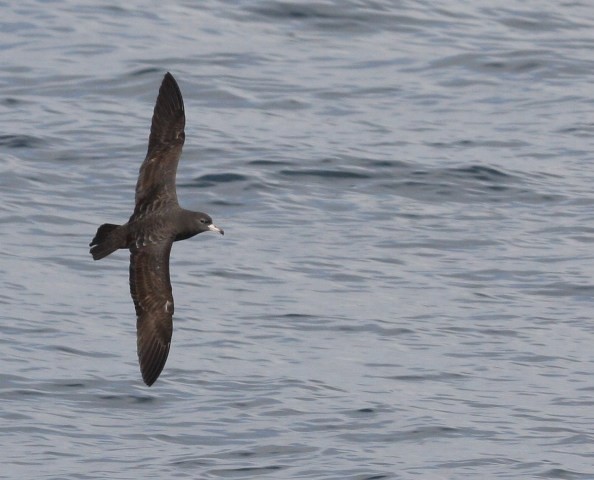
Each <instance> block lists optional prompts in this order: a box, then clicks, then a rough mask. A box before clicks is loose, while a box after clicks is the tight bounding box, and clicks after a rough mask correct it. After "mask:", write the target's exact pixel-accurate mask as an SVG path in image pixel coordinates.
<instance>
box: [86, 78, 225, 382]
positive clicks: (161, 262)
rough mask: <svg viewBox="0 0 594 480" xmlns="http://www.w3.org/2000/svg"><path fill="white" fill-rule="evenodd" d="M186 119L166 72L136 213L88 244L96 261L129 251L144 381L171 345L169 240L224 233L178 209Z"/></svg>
mask: <svg viewBox="0 0 594 480" xmlns="http://www.w3.org/2000/svg"><path fill="white" fill-rule="evenodd" d="M185 124H186V116H185V112H184V101H183V98H182V94H181V91H180V89H179V86H178V85H177V82H176V81H175V79H174V78H173V75H171V74H170V73H169V72H167V74H166V75H165V77H164V78H163V82H162V83H161V88H160V89H159V95H158V96H157V102H156V104H155V110H154V112H153V120H152V124H151V133H150V136H149V143H148V151H147V154H146V158H145V159H144V162H142V165H141V167H140V173H139V176H138V182H137V183H136V206H135V207H134V213H132V216H131V217H130V219H129V220H128V222H127V223H125V224H123V225H114V224H111V223H105V224H103V225H101V226H100V227H99V228H98V229H97V233H96V235H95V238H93V240H92V241H91V243H90V244H89V246H90V247H91V255H93V259H94V260H100V259H102V258H104V257H106V256H108V255H109V254H111V253H113V252H115V251H116V250H118V249H120V248H127V249H128V250H130V293H131V295H132V300H133V301H134V307H135V309H136V333H137V348H138V361H139V363H140V372H141V374H142V379H143V380H144V383H146V384H147V385H148V386H151V385H152V384H153V383H155V380H157V378H158V377H159V375H160V374H161V371H162V370H163V367H164V366H165V362H166V361H167V355H168V354H169V346H170V345H171V334H172V332H173V294H172V291H171V281H170V280H169V254H170V252H171V245H172V244H173V242H176V241H178V240H185V239H186V238H190V237H193V236H194V235H197V234H199V233H202V232H207V231H212V232H218V233H220V234H221V235H223V234H224V232H223V229H222V228H219V227H217V226H216V225H214V224H213V223H212V219H211V218H210V216H209V215H207V214H206V213H202V212H192V211H190V210H186V209H184V208H181V207H180V206H179V203H178V201H177V193H176V189H175V175H176V172H177V164H178V163H179V158H180V156H181V152H182V147H183V145H184V139H185V134H184V127H185Z"/></svg>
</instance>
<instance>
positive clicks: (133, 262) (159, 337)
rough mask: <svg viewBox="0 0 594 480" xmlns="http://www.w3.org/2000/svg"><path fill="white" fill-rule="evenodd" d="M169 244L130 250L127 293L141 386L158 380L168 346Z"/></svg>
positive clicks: (170, 299) (170, 304)
mask: <svg viewBox="0 0 594 480" xmlns="http://www.w3.org/2000/svg"><path fill="white" fill-rule="evenodd" d="M170 252H171V242H161V243H153V244H149V245H147V246H142V247H138V248H137V247H133V248H132V249H131V253H130V293H131V294H132V300H134V307H135V308H136V333H137V342H138V361H139V362H140V372H141V373H142V379H143V380H144V383H146V384H147V385H148V386H151V385H152V384H153V383H155V380H157V378H158V377H159V375H160V373H161V371H162V370H163V367H164V366H165V362H166V361H167V355H168V354H169V346H170V344H171V334H172V332H173V295H172V292H171V282H170V280H169V253H170Z"/></svg>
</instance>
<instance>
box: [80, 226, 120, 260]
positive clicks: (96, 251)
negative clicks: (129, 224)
mask: <svg viewBox="0 0 594 480" xmlns="http://www.w3.org/2000/svg"><path fill="white" fill-rule="evenodd" d="M125 240H126V238H125V232H124V229H123V228H121V226H120V225H114V224H113V223H104V224H103V225H101V226H100V227H99V228H98V229H97V233H96V234H95V238H93V240H92V241H91V243H89V246H90V247H91V255H93V260H101V259H102V258H103V257H107V256H108V255H109V254H110V253H113V252H115V251H116V250H117V249H118V248H124V247H125V246H126V242H125Z"/></svg>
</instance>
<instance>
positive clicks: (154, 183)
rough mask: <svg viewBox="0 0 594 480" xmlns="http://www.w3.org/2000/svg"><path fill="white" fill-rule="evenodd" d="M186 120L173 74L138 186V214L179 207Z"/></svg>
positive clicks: (164, 91)
mask: <svg viewBox="0 0 594 480" xmlns="http://www.w3.org/2000/svg"><path fill="white" fill-rule="evenodd" d="M185 125H186V116H185V113H184V101H183V98H182V94H181V91H180V89H179V86H178V85H177V82H176V81H175V79H174V78H173V75H171V74H170V73H169V72H167V74H166V75H165V77H164V78H163V82H162V83H161V88H159V95H158V96H157V102H156V103H155V110H154V112H153V120H152V124H151V134H150V137H149V144H148V151H147V154H146V158H145V159H144V162H143V163H142V165H141V167H140V174H139V176H138V183H137V184H136V208H135V213H140V212H142V211H146V210H152V209H153V208H157V207H158V206H160V205H164V204H168V203H177V194H176V191H175V174H176V172H177V164H178V162H179V158H180V156H181V152H182V147H183V145H184V139H185V133H184V127H185Z"/></svg>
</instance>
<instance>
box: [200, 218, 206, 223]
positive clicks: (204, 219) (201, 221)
mask: <svg viewBox="0 0 594 480" xmlns="http://www.w3.org/2000/svg"><path fill="white" fill-rule="evenodd" d="M200 223H208V222H207V221H206V218H203V219H202V220H200Z"/></svg>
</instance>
